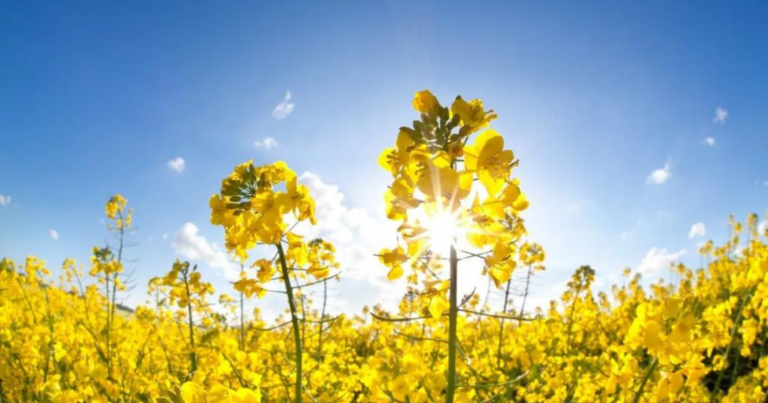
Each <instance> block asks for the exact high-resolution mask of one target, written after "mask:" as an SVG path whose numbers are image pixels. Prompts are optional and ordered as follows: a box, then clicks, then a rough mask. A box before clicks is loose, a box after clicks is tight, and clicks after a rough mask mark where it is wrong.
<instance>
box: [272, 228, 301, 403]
mask: <svg viewBox="0 0 768 403" xmlns="http://www.w3.org/2000/svg"><path fill="white" fill-rule="evenodd" d="M277 252H278V254H279V255H280V267H281V269H282V271H283V283H285V293H286V294H287V295H288V307H289V308H290V309H291V323H292V324H293V340H294V342H295V343H296V382H295V385H294V395H295V396H294V399H293V401H294V402H296V403H301V397H302V394H303V393H302V385H301V379H302V374H301V334H300V333H299V331H300V329H299V315H298V314H297V313H296V303H295V302H294V299H293V287H292V286H291V278H290V276H289V275H288V265H287V264H286V263H285V253H284V252H283V245H281V244H280V243H278V244H277Z"/></svg>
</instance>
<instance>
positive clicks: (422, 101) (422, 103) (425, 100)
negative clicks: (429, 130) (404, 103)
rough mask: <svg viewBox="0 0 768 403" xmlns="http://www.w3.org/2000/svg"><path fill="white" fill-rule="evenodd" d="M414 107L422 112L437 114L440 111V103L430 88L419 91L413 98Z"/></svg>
mask: <svg viewBox="0 0 768 403" xmlns="http://www.w3.org/2000/svg"><path fill="white" fill-rule="evenodd" d="M413 108H414V109H416V110H417V111H419V112H421V113H426V114H428V115H432V116H437V115H438V114H439V113H440V108H441V107H440V103H439V102H437V98H436V97H435V96H434V95H432V93H431V92H429V90H424V91H419V92H417V93H416V96H414V98H413Z"/></svg>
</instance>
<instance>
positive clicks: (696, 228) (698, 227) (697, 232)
mask: <svg viewBox="0 0 768 403" xmlns="http://www.w3.org/2000/svg"><path fill="white" fill-rule="evenodd" d="M704 235H707V227H706V226H704V223H703V222H697V223H696V224H693V226H692V227H691V230H690V231H689V232H688V238H695V237H697V236H704Z"/></svg>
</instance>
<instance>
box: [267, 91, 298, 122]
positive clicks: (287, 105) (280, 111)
mask: <svg viewBox="0 0 768 403" xmlns="http://www.w3.org/2000/svg"><path fill="white" fill-rule="evenodd" d="M293 107H294V104H293V102H291V91H287V92H286V93H285V97H284V98H283V100H282V101H280V103H279V104H277V106H275V109H274V110H273V111H272V116H274V117H275V119H277V120H282V119H285V118H287V117H288V115H290V114H291V112H293Z"/></svg>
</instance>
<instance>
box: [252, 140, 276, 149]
mask: <svg viewBox="0 0 768 403" xmlns="http://www.w3.org/2000/svg"><path fill="white" fill-rule="evenodd" d="M253 145H254V146H256V148H263V149H266V150H271V149H273V148H275V147H277V140H275V139H274V138H273V137H267V138H265V139H264V140H256V141H255V142H254V143H253Z"/></svg>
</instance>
